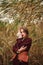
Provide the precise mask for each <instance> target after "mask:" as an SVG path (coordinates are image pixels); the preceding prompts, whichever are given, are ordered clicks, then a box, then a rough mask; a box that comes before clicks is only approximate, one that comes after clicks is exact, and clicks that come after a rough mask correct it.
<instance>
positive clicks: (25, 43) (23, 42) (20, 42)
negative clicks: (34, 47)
mask: <svg viewBox="0 0 43 65" xmlns="http://www.w3.org/2000/svg"><path fill="white" fill-rule="evenodd" d="M31 43H32V39H31V38H25V39H24V40H23V39H22V38H21V39H17V41H16V44H15V45H14V46H13V52H15V53H16V52H17V50H18V49H20V48H21V46H26V47H27V48H26V49H25V50H24V52H23V53H24V54H22V53H21V55H20V54H18V57H19V58H18V59H21V60H23V61H27V60H28V51H29V49H30V47H31ZM23 58H24V59H23ZM26 58H27V59H26Z"/></svg>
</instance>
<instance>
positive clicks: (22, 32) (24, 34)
mask: <svg viewBox="0 0 43 65" xmlns="http://www.w3.org/2000/svg"><path fill="white" fill-rule="evenodd" d="M21 34H22V37H23V38H25V37H27V34H26V33H25V32H24V30H23V29H21Z"/></svg>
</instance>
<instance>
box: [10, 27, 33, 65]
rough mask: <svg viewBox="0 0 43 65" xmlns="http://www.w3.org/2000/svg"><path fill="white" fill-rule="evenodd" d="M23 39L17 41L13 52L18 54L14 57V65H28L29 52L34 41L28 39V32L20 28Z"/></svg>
mask: <svg viewBox="0 0 43 65" xmlns="http://www.w3.org/2000/svg"><path fill="white" fill-rule="evenodd" d="M20 33H21V38H19V39H17V42H16V44H15V45H14V46H13V52H14V53H16V54H14V56H13V57H12V59H11V60H13V65H28V59H29V56H28V51H29V49H30V47H31V43H32V39H31V38H28V30H27V29H26V28H20Z"/></svg>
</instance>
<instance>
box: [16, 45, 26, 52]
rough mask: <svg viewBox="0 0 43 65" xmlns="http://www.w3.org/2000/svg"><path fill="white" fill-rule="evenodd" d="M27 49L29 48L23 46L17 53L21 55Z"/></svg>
mask: <svg viewBox="0 0 43 65" xmlns="http://www.w3.org/2000/svg"><path fill="white" fill-rule="evenodd" d="M26 48H27V46H25V47H24V46H22V47H21V48H20V49H18V51H17V53H20V52H21V51H24V50H25V49H26Z"/></svg>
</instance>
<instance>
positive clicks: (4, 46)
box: [0, 0, 43, 65]
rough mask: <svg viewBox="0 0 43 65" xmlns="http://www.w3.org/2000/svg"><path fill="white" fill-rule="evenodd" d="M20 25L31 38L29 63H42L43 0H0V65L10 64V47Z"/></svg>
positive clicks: (14, 40) (34, 64)
mask: <svg viewBox="0 0 43 65" xmlns="http://www.w3.org/2000/svg"><path fill="white" fill-rule="evenodd" d="M21 26H24V27H27V28H28V31H29V37H31V38H32V46H31V48H30V51H29V55H30V58H29V65H43V0H0V65H12V62H10V58H11V56H12V55H13V51H12V47H13V45H14V44H15V42H16V38H17V37H16V33H17V30H18V29H19V28H20V27H21Z"/></svg>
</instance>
